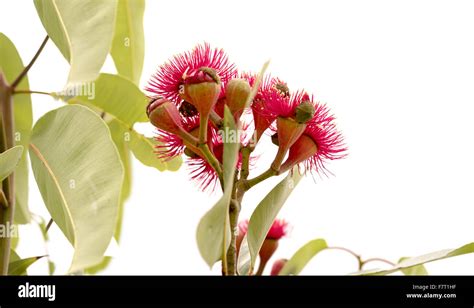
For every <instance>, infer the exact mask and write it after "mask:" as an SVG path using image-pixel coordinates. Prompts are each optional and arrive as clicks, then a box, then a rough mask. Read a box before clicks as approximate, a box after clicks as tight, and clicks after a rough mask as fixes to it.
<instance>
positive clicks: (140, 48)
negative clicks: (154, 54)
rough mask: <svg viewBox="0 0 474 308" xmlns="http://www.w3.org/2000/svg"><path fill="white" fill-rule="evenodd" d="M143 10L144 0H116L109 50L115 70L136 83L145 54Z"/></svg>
mask: <svg viewBox="0 0 474 308" xmlns="http://www.w3.org/2000/svg"><path fill="white" fill-rule="evenodd" d="M144 12H145V0H118V6H117V20H116V22H115V34H114V39H113V41H112V50H111V52H110V54H111V55H112V58H113V59H114V62H115V66H116V67H117V72H118V73H119V74H120V75H122V76H125V77H127V78H129V79H130V80H132V81H133V82H134V83H135V84H136V85H138V84H139V82H140V76H141V74H142V68H143V58H144V56H145V38H144V35H143V13H144Z"/></svg>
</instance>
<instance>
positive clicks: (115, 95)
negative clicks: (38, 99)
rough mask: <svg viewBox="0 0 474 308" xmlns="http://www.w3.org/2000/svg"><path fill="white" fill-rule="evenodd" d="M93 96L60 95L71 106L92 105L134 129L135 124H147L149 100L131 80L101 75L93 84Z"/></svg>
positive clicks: (89, 94)
mask: <svg viewBox="0 0 474 308" xmlns="http://www.w3.org/2000/svg"><path fill="white" fill-rule="evenodd" d="M91 87H92V89H93V90H94V91H87V92H91V93H92V92H94V93H93V94H91V93H88V94H85V95H80V96H75V97H73V98H70V97H68V96H64V95H59V97H61V99H63V100H65V101H67V103H69V104H82V105H86V106H88V105H92V106H94V107H97V108H99V109H101V110H102V111H105V112H107V113H109V114H111V115H113V116H114V117H115V118H117V119H118V120H119V121H121V122H123V123H124V124H125V125H127V126H128V127H130V128H131V127H133V124H135V122H146V121H148V117H147V116H146V106H147V104H148V100H147V98H146V96H145V94H143V93H142V92H141V91H140V89H139V88H138V87H137V86H136V85H134V84H133V83H132V82H131V81H130V80H128V79H126V78H124V77H121V76H118V75H111V74H100V76H99V78H97V80H96V81H94V82H93V83H92V84H91Z"/></svg>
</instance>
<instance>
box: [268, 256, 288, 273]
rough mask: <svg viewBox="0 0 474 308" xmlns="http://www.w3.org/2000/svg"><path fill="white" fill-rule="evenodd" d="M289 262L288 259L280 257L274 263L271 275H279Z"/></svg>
mask: <svg viewBox="0 0 474 308" xmlns="http://www.w3.org/2000/svg"><path fill="white" fill-rule="evenodd" d="M287 262H288V260H287V259H278V260H276V261H275V262H274V263H273V266H272V271H271V272H270V275H271V276H278V274H279V273H280V272H281V270H282V269H283V267H285V264H286V263H287Z"/></svg>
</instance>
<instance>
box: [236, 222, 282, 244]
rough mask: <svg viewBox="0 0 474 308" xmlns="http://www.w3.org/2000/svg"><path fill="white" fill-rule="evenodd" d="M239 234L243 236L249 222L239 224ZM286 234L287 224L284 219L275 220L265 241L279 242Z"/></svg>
mask: <svg viewBox="0 0 474 308" xmlns="http://www.w3.org/2000/svg"><path fill="white" fill-rule="evenodd" d="M238 227H239V234H242V235H245V234H246V233H247V231H248V227H249V220H248V219H246V220H243V221H241V222H239V225H238ZM287 234H288V222H287V221H285V220H284V219H275V221H273V224H272V226H271V227H270V230H269V231H268V233H267V236H266V239H272V240H279V239H281V238H282V237H284V236H286V235H287Z"/></svg>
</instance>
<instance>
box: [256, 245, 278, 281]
mask: <svg viewBox="0 0 474 308" xmlns="http://www.w3.org/2000/svg"><path fill="white" fill-rule="evenodd" d="M277 248H278V240H277V239H270V238H266V239H265V241H263V244H262V248H260V251H259V253H258V255H259V256H260V264H259V266H258V270H257V275H258V276H260V275H262V274H263V270H264V269H265V266H266V265H267V263H268V260H270V258H271V257H272V256H273V254H274V253H275V251H276V250H277Z"/></svg>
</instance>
